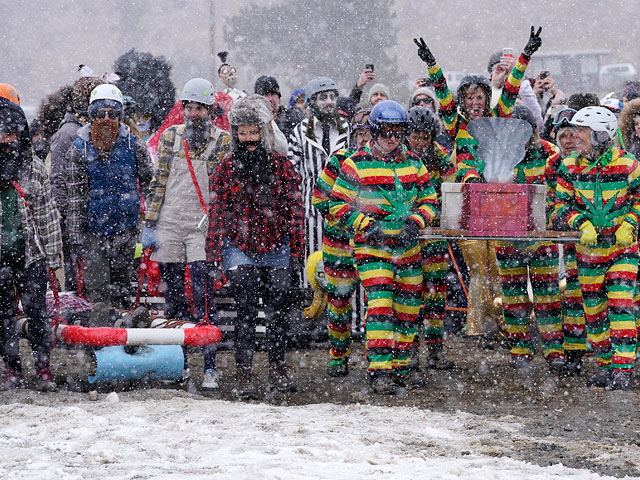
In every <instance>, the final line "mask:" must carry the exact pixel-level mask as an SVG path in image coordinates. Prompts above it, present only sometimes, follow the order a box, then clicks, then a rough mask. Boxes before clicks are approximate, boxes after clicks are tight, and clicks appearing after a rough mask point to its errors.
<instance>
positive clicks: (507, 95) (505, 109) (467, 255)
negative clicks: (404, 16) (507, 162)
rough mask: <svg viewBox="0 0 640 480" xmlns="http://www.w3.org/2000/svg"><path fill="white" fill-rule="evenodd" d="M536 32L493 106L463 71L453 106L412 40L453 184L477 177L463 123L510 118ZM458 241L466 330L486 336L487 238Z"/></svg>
mask: <svg viewBox="0 0 640 480" xmlns="http://www.w3.org/2000/svg"><path fill="white" fill-rule="evenodd" d="M540 31H541V30H540V29H539V30H538V31H537V32H535V31H534V28H533V27H531V34H530V36H529V41H528V42H527V45H526V46H525V48H524V51H523V53H522V54H521V55H520V57H519V58H518V61H517V62H516V64H515V66H514V67H513V70H512V71H511V74H510V75H509V77H508V78H507V81H506V83H505V85H504V87H503V89H502V94H501V96H500V99H499V100H498V103H497V104H496V106H495V107H493V108H491V105H490V101H491V86H490V85H489V81H488V80H487V79H486V78H485V77H482V76H479V75H467V76H465V77H464V78H463V79H462V80H461V82H460V85H459V87H458V94H457V100H458V102H459V105H458V104H456V101H455V100H454V99H453V96H452V95H451V92H450V90H449V87H448V86H447V81H446V79H445V77H444V75H443V73H442V69H441V68H440V66H439V65H438V63H437V62H436V59H435V57H434V55H433V53H432V52H431V50H429V48H428V47H427V45H426V43H425V41H424V40H423V39H422V38H420V40H417V39H414V42H415V43H416V45H417V46H418V56H419V57H420V59H421V60H422V61H423V62H425V63H426V64H427V67H428V72H429V77H430V78H431V81H432V82H433V86H434V88H435V90H436V96H437V97H438V100H439V102H440V116H441V117H442V120H443V122H444V126H445V128H446V130H447V133H448V134H449V136H450V137H451V139H452V140H453V142H454V149H453V150H454V153H453V155H454V156H455V160H454V164H456V167H457V169H458V171H457V180H458V181H459V182H462V183H467V182H481V181H483V180H482V179H481V174H482V172H481V171H480V172H477V171H476V167H477V165H475V163H476V161H475V159H474V157H473V154H472V151H471V150H470V148H469V147H470V146H472V145H473V144H475V139H473V138H472V137H471V136H470V135H469V133H468V132H467V125H468V123H469V122H470V121H471V120H475V119H476V118H480V117H488V116H493V117H509V116H511V112H512V111H513V106H514V104H515V101H516V97H517V96H518V92H519V90H520V84H521V83H522V78H523V77H524V72H525V70H526V68H527V65H528V64H529V60H530V59H531V56H532V55H533V54H534V53H535V52H536V51H537V50H538V48H540V45H541V44H542V40H541V38H540ZM459 245H460V248H461V249H462V254H463V256H464V259H465V263H466V264H467V266H468V267H469V277H470V281H469V298H468V310H467V326H466V333H467V335H474V336H483V337H485V338H486V340H489V339H490V338H491V337H493V336H495V334H496V332H497V326H498V322H499V321H500V315H499V313H498V311H497V308H495V307H494V304H493V301H494V298H495V297H496V296H498V295H499V287H498V285H499V281H498V272H497V268H496V260H495V250H494V247H493V244H491V242H488V241H483V240H464V241H461V242H459Z"/></svg>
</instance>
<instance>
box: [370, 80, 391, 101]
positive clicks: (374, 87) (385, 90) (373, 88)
mask: <svg viewBox="0 0 640 480" xmlns="http://www.w3.org/2000/svg"><path fill="white" fill-rule="evenodd" d="M378 92H381V93H384V94H385V95H386V96H387V100H389V99H391V94H390V93H389V87H387V86H386V85H383V84H382V83H376V84H374V85H372V86H371V89H370V90H369V103H371V97H372V96H373V94H374V93H378Z"/></svg>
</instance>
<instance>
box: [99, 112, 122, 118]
mask: <svg viewBox="0 0 640 480" xmlns="http://www.w3.org/2000/svg"><path fill="white" fill-rule="evenodd" d="M105 117H109V118H110V119H111V120H115V119H116V118H120V112H119V111H117V110H98V111H97V112H96V118H101V119H102V118H105Z"/></svg>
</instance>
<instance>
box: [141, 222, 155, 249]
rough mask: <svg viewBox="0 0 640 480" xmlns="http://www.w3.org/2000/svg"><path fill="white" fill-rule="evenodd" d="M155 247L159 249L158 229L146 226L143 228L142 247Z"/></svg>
mask: <svg viewBox="0 0 640 480" xmlns="http://www.w3.org/2000/svg"><path fill="white" fill-rule="evenodd" d="M150 247H153V248H154V249H155V250H158V240H157V239H156V231H155V230H154V229H153V228H151V227H144V229H143V230H142V248H150Z"/></svg>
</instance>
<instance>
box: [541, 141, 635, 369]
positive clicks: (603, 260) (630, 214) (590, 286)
mask: <svg viewBox="0 0 640 480" xmlns="http://www.w3.org/2000/svg"><path fill="white" fill-rule="evenodd" d="M639 219H640V166H639V165H638V161H637V160H636V159H635V157H634V156H633V155H630V154H627V153H626V152H624V151H622V150H619V149H618V148H615V147H611V148H609V149H608V150H607V151H606V152H605V154H604V155H603V156H602V157H600V158H599V159H598V161H596V162H592V161H590V160H589V159H587V158H586V157H584V156H582V155H578V154H577V153H576V152H574V153H573V154H572V155H570V156H569V157H567V158H565V159H564V161H563V162H562V165H561V166H560V169H559V170H558V184H557V190H556V200H555V205H554V209H553V212H552V221H553V220H559V221H562V222H563V223H564V224H566V225H568V226H569V227H570V228H571V229H575V230H578V229H579V228H580V226H581V225H582V224H583V223H584V222H586V221H591V223H593V225H594V226H595V227H596V230H597V232H598V234H599V235H598V243H597V244H596V245H595V246H585V245H581V244H578V245H577V246H576V250H577V261H578V275H579V280H580V289H581V290H582V297H583V299H584V310H585V322H586V327H587V339H588V341H589V343H590V345H591V347H592V350H593V352H594V353H595V355H596V359H597V361H598V366H599V367H600V368H602V369H612V370H614V371H627V372H630V371H632V370H633V366H634V361H635V359H636V343H637V327H636V319H635V302H634V292H635V283H636V276H637V272H638V242H637V230H638V221H639ZM622 222H627V223H629V224H630V225H631V226H633V227H634V228H635V235H636V238H635V239H634V242H633V243H632V245H631V246H630V247H627V248H624V247H621V246H617V245H616V243H615V242H616V241H615V236H614V234H615V232H616V230H617V229H618V228H619V226H620V225H621V224H622Z"/></svg>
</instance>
